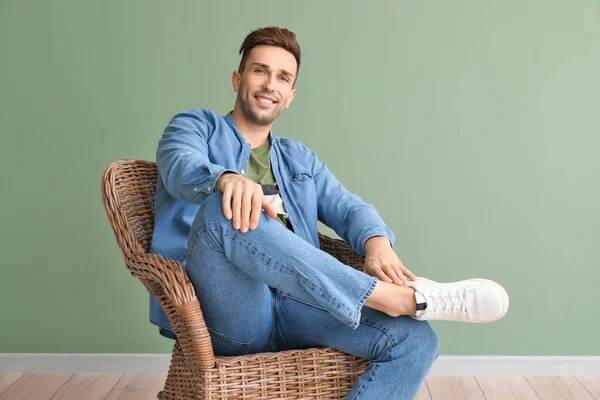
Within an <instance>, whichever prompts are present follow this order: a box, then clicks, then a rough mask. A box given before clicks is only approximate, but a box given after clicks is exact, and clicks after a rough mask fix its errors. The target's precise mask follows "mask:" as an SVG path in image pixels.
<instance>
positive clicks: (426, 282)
mask: <svg viewBox="0 0 600 400" xmlns="http://www.w3.org/2000/svg"><path fill="white" fill-rule="evenodd" d="M408 285H409V286H411V287H412V288H414V289H415V298H416V300H417V313H416V315H415V316H411V317H412V318H414V319H416V320H419V321H426V320H442V321H458V322H470V323H475V324H481V323H487V322H494V321H497V320H499V319H500V318H502V317H503V316H504V315H505V314H506V312H507V311H508V303H509V301H508V294H507V293H506V290H504V288H503V287H502V286H500V285H499V284H497V283H496V282H493V281H490V280H488V279H467V280H464V281H458V282H450V283H439V282H435V281H432V280H430V279H426V278H422V277H417V280H416V281H410V280H409V281H408Z"/></svg>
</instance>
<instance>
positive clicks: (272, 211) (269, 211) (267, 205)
mask: <svg viewBox="0 0 600 400" xmlns="http://www.w3.org/2000/svg"><path fill="white" fill-rule="evenodd" d="M262 205H263V208H264V209H265V212H266V213H267V215H268V216H269V217H271V218H277V211H276V210H275V206H273V204H271V203H269V201H268V200H267V199H266V198H265V199H264V200H263V202H262Z"/></svg>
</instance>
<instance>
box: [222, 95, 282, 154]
mask: <svg viewBox="0 0 600 400" xmlns="http://www.w3.org/2000/svg"><path fill="white" fill-rule="evenodd" d="M231 116H232V117H233V120H234V121H235V124H236V126H237V128H238V130H239V131H240V133H241V134H242V136H243V137H244V139H246V141H247V142H248V143H249V144H250V147H251V148H253V149H254V148H256V147H259V146H260V145H262V144H264V143H265V142H266V141H267V140H269V132H270V131H271V127H272V126H273V123H270V124H269V125H264V126H263V125H257V124H255V123H253V122H251V121H248V120H247V119H246V117H244V113H243V112H242V110H241V108H240V107H239V105H238V103H237V102H236V104H235V107H234V109H233V112H232V113H231Z"/></svg>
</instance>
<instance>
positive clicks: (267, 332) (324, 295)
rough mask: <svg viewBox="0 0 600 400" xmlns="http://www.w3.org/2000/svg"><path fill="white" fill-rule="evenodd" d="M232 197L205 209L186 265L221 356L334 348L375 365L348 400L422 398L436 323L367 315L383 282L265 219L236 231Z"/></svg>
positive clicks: (215, 197) (213, 200)
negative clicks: (229, 210)
mask: <svg viewBox="0 0 600 400" xmlns="http://www.w3.org/2000/svg"><path fill="white" fill-rule="evenodd" d="M222 198H223V194H222V193H221V192H215V193H213V194H211V195H210V196H209V197H208V198H207V199H206V200H205V201H204V203H203V204H202V207H200V210H199V211H198V214H197V215H196V217H195V219H194V222H193V224H192V226H191V229H190V236H189V242H188V250H187V259H186V270H187V273H188V275H189V276H190V279H191V281H192V283H193V285H194V288H195V290H196V294H197V296H198V299H199V300H200V304H201V307H202V312H203V315H204V319H205V321H206V324H207V327H208V329H209V332H210V335H211V341H212V344H213V348H214V351H215V354H217V355H243V354H250V353H259V352H269V351H281V350H290V349H302V348H311V347H332V348H335V349H338V350H341V351H343V352H346V353H348V354H352V355H356V356H359V357H362V358H364V359H368V360H371V364H370V365H369V366H368V367H367V369H366V371H365V373H364V374H363V375H362V376H361V377H360V378H359V380H358V381H357V382H356V384H355V385H354V386H353V388H352V390H351V392H350V394H349V395H348V397H347V399H364V400H367V399H373V400H375V399H377V400H387V399H406V400H409V399H414V397H415V396H416V394H417V392H418V391H419V388H420V387H421V385H422V383H423V381H424V380H425V377H426V376H427V374H428V372H429V370H430V369H431V366H432V364H433V362H434V361H435V360H436V359H437V357H438V355H439V340H438V337H437V335H436V334H435V332H434V330H433V329H432V328H431V326H430V325H429V323H428V322H426V321H417V320H415V319H413V318H410V317H408V316H401V317H396V318H394V317H390V316H388V315H387V314H385V313H383V312H380V311H377V310H375V309H372V308H369V307H363V305H364V303H365V301H366V300H367V298H368V297H369V296H370V295H371V293H372V292H373V290H374V288H375V285H376V284H377V282H378V280H377V278H374V277H371V276H369V275H367V274H365V273H363V272H361V271H357V270H355V269H354V268H352V267H350V266H347V265H344V264H342V263H341V262H339V261H338V260H337V259H336V258H334V257H333V256H331V255H330V254H328V253H326V252H324V251H322V250H320V249H317V248H316V247H314V246H313V245H312V244H310V243H308V242H306V241H305V240H303V239H302V238H301V237H299V236H297V235H296V234H295V233H294V232H292V231H290V230H288V229H287V228H285V227H284V226H283V225H282V224H281V223H279V222H278V221H276V220H274V219H272V218H271V217H269V216H267V215H266V214H265V213H264V212H262V213H261V216H260V221H259V224H258V227H257V228H256V229H254V230H248V231H247V232H246V233H242V232H241V231H240V230H236V229H234V228H233V226H232V221H231V220H227V219H226V218H225V217H224V215H223V207H222Z"/></svg>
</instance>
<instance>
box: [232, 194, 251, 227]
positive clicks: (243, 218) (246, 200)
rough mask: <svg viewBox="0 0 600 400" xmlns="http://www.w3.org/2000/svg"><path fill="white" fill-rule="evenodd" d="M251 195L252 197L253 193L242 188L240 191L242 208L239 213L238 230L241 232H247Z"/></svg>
mask: <svg viewBox="0 0 600 400" xmlns="http://www.w3.org/2000/svg"><path fill="white" fill-rule="evenodd" d="M252 197H254V193H253V192H252V191H248V190H244V191H243V192H242V201H241V203H242V210H241V215H240V231H241V232H242V233H246V232H248V226H249V225H250V212H251V211H252ZM236 229H237V228H236Z"/></svg>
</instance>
